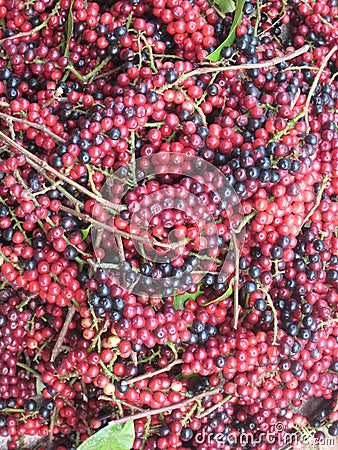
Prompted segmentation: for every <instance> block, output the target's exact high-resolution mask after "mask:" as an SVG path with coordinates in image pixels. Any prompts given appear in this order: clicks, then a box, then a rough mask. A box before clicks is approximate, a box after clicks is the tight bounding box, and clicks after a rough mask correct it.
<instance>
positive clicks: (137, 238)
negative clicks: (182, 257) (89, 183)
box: [60, 205, 184, 249]
mask: <svg viewBox="0 0 338 450" xmlns="http://www.w3.org/2000/svg"><path fill="white" fill-rule="evenodd" d="M60 210H61V211H65V212H68V213H70V214H73V215H74V216H76V217H79V218H80V219H82V220H84V221H86V222H89V223H91V224H92V225H96V226H97V227H101V228H104V229H105V230H107V231H111V232H112V233H116V234H118V235H120V236H122V237H124V238H126V239H134V240H135V241H139V242H146V243H147V244H149V243H150V244H153V245H157V246H158V247H164V248H171V249H175V248H176V247H179V246H181V245H182V242H177V243H176V244H166V243H165V242H160V241H156V240H154V239H146V238H143V237H142V236H137V235H135V234H130V233H126V232H124V231H121V230H118V229H117V228H115V227H112V226H110V225H106V224H105V223H101V222H99V221H98V220H95V219H93V218H92V217H90V216H89V215H88V214H83V213H80V212H77V211H75V210H74V209H71V208H67V206H63V205H61V206H60ZM183 243H184V242H183Z"/></svg>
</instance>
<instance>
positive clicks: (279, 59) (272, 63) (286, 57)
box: [178, 45, 310, 81]
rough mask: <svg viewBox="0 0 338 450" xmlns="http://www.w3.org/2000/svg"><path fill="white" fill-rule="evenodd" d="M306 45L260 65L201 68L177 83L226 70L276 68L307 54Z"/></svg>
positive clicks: (185, 75) (189, 73) (307, 48)
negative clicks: (196, 76)
mask: <svg viewBox="0 0 338 450" xmlns="http://www.w3.org/2000/svg"><path fill="white" fill-rule="evenodd" d="M309 48H310V47H309V46H308V45H304V46H303V47H301V48H298V49H297V50H295V51H294V52H291V53H288V54H287V55H284V56H277V57H276V58H272V59H270V60H269V61H263V62H260V63H254V64H250V63H248V64H239V65H235V66H229V67H225V66H222V67H202V68H200V69H195V70H192V71H191V72H188V73H186V74H184V75H183V76H182V77H181V78H180V79H179V80H178V81H184V80H186V79H187V78H190V77H193V76H195V75H201V74H203V73H213V72H225V71H227V70H243V69H244V70H249V69H264V68H266V67H271V66H276V65H277V64H280V63H282V62H285V61H289V60H290V59H293V58H297V57H298V56H300V55H302V54H303V53H305V52H307V51H308V50H309Z"/></svg>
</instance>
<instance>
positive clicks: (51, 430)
mask: <svg viewBox="0 0 338 450" xmlns="http://www.w3.org/2000/svg"><path fill="white" fill-rule="evenodd" d="M58 415H59V410H58V409H57V408H55V410H54V412H53V414H52V417H51V420H50V425H49V432H48V444H47V448H49V449H51V448H53V447H52V446H53V435H54V428H55V425H56V420H57V417H58Z"/></svg>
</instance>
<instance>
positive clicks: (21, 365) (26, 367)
mask: <svg viewBox="0 0 338 450" xmlns="http://www.w3.org/2000/svg"><path fill="white" fill-rule="evenodd" d="M16 365H17V366H19V367H21V369H25V370H26V371H27V372H29V373H31V374H32V375H34V376H35V377H36V378H39V379H41V376H40V375H39V374H38V372H36V371H35V370H34V369H32V368H31V367H29V366H27V364H24V363H22V362H20V361H18V362H17V363H16Z"/></svg>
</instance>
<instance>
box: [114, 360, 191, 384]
mask: <svg viewBox="0 0 338 450" xmlns="http://www.w3.org/2000/svg"><path fill="white" fill-rule="evenodd" d="M178 364H183V360H182V359H176V361H173V362H171V363H170V364H168V365H167V366H166V367H163V369H159V370H156V371H155V372H148V373H144V374H143V375H139V376H138V377H135V378H131V379H130V380H123V381H121V384H122V385H124V386H127V385H129V384H134V383H137V382H138V381H142V380H146V379H147V378H152V377H155V376H156V375H159V374H160V373H164V372H168V371H169V370H171V369H172V368H173V367H174V366H177V365H178Z"/></svg>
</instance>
